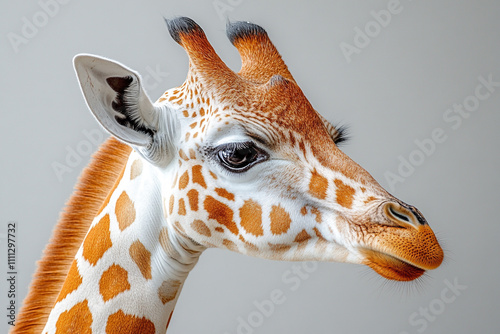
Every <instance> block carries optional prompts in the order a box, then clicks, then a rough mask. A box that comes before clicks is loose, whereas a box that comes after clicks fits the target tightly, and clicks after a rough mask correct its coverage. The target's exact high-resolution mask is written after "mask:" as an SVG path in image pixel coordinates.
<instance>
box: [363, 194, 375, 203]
mask: <svg viewBox="0 0 500 334" xmlns="http://www.w3.org/2000/svg"><path fill="white" fill-rule="evenodd" d="M375 200H377V198H376V197H373V196H370V197H368V198H367V199H366V200H365V204H368V203H370V202H373V201H375Z"/></svg>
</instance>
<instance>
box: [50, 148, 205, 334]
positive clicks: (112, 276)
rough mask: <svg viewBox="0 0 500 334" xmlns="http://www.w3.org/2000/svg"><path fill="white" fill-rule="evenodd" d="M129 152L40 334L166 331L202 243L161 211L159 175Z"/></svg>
mask: <svg viewBox="0 0 500 334" xmlns="http://www.w3.org/2000/svg"><path fill="white" fill-rule="evenodd" d="M165 177H166V178H169V177H170V176H169V173H166V174H160V172H159V171H157V170H156V169H155V167H152V166H151V165H150V164H148V163H143V160H142V159H141V158H140V156H139V155H138V154H137V153H135V152H132V153H131V155H130V157H129V160H128V162H127V165H126V167H125V169H124V171H123V174H122V177H121V179H120V180H118V181H117V184H116V185H115V189H114V190H113V191H112V192H111V194H110V196H108V199H107V200H106V202H105V203H104V204H103V207H102V209H101V211H100V212H99V213H98V215H97V216H96V217H95V219H94V221H93V223H92V225H91V228H90V230H89V232H88V234H87V236H86V238H85V240H84V242H83V244H82V246H81V247H80V249H79V251H78V253H77V255H76V257H75V261H74V262H73V265H72V266H71V269H70V271H69V273H68V277H67V279H66V281H65V283H64V285H63V287H62V290H61V293H60V295H59V297H58V299H57V302H56V304H55V306H54V308H53V310H52V312H51V314H50V316H49V320H48V322H47V325H46V327H45V329H44V331H43V333H49V334H50V333H59V332H64V333H66V332H71V333H87V332H89V333H90V332H92V333H105V332H106V333H165V330H166V328H167V327H168V322H169V320H170V317H171V315H172V312H173V310H174V307H175V304H176V302H177V298H178V296H179V293H180V290H181V288H182V286H183V284H184V281H185V280H186V278H187V275H188V274H189V272H190V271H191V269H192V268H193V267H194V266H195V264H196V263H197V261H198V258H199V256H200V254H201V252H202V251H203V249H204V247H202V246H199V245H198V244H196V243H194V242H193V241H191V240H190V239H188V238H184V237H182V236H181V235H180V234H179V233H178V232H177V231H176V230H175V229H174V228H173V225H172V224H171V222H169V221H168V220H167V219H166V218H165V215H164V209H163V205H162V196H161V195H162V189H161V185H160V184H161V183H162V182H161V181H162V178H163V179H164V178H165ZM90 330H91V331H90Z"/></svg>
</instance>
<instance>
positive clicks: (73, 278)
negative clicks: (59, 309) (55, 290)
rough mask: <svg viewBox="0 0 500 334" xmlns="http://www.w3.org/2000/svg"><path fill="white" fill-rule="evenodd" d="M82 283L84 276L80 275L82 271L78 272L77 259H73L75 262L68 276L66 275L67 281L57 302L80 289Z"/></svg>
mask: <svg viewBox="0 0 500 334" xmlns="http://www.w3.org/2000/svg"><path fill="white" fill-rule="evenodd" d="M80 284H82V276H80V273H79V272H78V267H77V265H76V260H73V263H72V264H71V267H70V268H69V272H68V276H66V281H64V285H63V287H62V289H61V292H60V293H59V297H57V300H56V303H57V302H59V301H61V300H63V299H64V298H66V296H67V295H69V294H70V293H71V292H73V291H75V290H76V289H78V287H79V286H80Z"/></svg>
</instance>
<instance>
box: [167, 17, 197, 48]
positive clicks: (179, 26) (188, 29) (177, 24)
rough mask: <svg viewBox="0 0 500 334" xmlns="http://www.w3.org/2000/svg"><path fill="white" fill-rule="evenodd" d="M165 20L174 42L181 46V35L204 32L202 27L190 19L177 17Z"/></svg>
mask: <svg viewBox="0 0 500 334" xmlns="http://www.w3.org/2000/svg"><path fill="white" fill-rule="evenodd" d="M164 19H165V22H166V23H167V27H168V32H169V33H170V36H172V38H173V39H174V41H176V42H177V43H179V44H181V36H180V34H190V33H192V32H194V31H198V32H202V31H203V30H202V29H201V27H200V26H199V25H198V24H197V23H196V22H194V21H193V20H192V19H190V18H189V17H176V18H174V19H171V20H169V19H166V18H164Z"/></svg>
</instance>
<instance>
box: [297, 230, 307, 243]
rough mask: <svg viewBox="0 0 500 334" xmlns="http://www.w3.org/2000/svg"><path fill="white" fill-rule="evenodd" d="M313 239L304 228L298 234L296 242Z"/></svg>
mask: <svg viewBox="0 0 500 334" xmlns="http://www.w3.org/2000/svg"><path fill="white" fill-rule="evenodd" d="M309 239H311V236H310V235H309V234H308V233H307V232H306V230H302V231H301V232H300V233H299V234H297V236H296V237H295V240H294V241H295V242H303V241H305V240H309Z"/></svg>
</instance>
